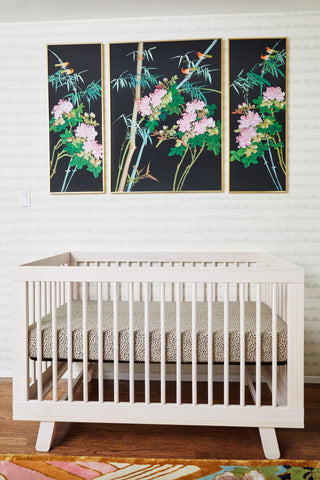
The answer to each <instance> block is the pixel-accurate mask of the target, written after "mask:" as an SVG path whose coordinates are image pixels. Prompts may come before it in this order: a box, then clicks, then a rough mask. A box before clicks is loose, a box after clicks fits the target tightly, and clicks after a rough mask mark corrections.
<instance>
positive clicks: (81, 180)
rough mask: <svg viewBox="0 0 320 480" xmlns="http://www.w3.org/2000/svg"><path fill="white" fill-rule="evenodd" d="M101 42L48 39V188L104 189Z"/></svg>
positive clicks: (53, 190)
mask: <svg viewBox="0 0 320 480" xmlns="http://www.w3.org/2000/svg"><path fill="white" fill-rule="evenodd" d="M101 80H102V45H101V44H84V45H80V44H79V45H78V44H75V45H49V46H48V86H49V131H50V192H51V193H101V192H104V171H103V170H104V165H103V162H104V158H103V157H104V155H103V142H102V138H103V114H102V111H103V110H102V81H101Z"/></svg>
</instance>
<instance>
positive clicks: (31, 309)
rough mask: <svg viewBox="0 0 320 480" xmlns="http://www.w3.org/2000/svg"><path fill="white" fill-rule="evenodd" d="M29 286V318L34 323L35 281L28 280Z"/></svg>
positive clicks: (33, 364) (33, 365) (33, 368)
mask: <svg viewBox="0 0 320 480" xmlns="http://www.w3.org/2000/svg"><path fill="white" fill-rule="evenodd" d="M28 284H29V287H28V292H27V296H28V301H27V304H29V310H28V318H29V321H30V322H31V324H32V325H34V324H35V322H36V318H35V308H34V305H35V292H34V282H28ZM30 362H31V368H30V375H31V383H34V382H35V381H36V362H34V361H32V360H30Z"/></svg>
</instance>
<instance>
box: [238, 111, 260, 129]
mask: <svg viewBox="0 0 320 480" xmlns="http://www.w3.org/2000/svg"><path fill="white" fill-rule="evenodd" d="M261 122H262V118H261V117H260V115H259V114H258V113H254V112H252V111H249V112H248V114H247V115H242V116H241V117H240V120H238V123H239V128H248V127H256V126H257V125H259V123H261Z"/></svg>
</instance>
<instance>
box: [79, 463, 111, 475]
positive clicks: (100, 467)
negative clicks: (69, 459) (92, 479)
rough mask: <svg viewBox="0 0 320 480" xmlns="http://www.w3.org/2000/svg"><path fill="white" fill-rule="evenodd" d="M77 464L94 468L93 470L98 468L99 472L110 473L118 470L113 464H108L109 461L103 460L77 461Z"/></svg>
mask: <svg viewBox="0 0 320 480" xmlns="http://www.w3.org/2000/svg"><path fill="white" fill-rule="evenodd" d="M77 465H82V466H83V467H87V468H92V470H96V471H97V472H99V473H110V472H114V471H115V470H117V469H116V467H114V466H113V465H108V464H107V463H102V462H77Z"/></svg>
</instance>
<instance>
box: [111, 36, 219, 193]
mask: <svg viewBox="0 0 320 480" xmlns="http://www.w3.org/2000/svg"><path fill="white" fill-rule="evenodd" d="M110 82H111V191H112V192H121V193H131V192H182V191H221V189H222V167H221V40H219V39H214V40H192V41H191V40H190V41H189V40H188V41H172V42H152V43H149V42H148V43H144V42H138V43H126V44H111V45H110Z"/></svg>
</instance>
